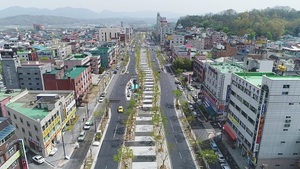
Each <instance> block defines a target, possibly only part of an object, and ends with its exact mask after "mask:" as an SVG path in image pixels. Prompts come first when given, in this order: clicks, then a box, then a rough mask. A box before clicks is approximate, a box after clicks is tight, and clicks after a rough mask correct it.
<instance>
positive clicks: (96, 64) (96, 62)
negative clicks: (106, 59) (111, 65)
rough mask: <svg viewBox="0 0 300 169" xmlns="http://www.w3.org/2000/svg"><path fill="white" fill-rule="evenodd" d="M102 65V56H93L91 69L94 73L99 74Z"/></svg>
mask: <svg viewBox="0 0 300 169" xmlns="http://www.w3.org/2000/svg"><path fill="white" fill-rule="evenodd" d="M100 67H101V57H100V55H98V56H91V69H92V73H94V74H99V68H100Z"/></svg>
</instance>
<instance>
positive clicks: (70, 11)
mask: <svg viewBox="0 0 300 169" xmlns="http://www.w3.org/2000/svg"><path fill="white" fill-rule="evenodd" d="M160 13H161V14H162V16H165V17H167V18H177V19H178V18H179V17H181V16H183V15H184V14H178V13H173V12H160ZM156 14H157V12H155V11H135V12H113V11H110V10H103V11H101V12H95V11H92V10H90V9H86V8H73V7H69V6H67V7H60V8H56V9H47V8H32V7H30V8H23V7H19V6H12V7H8V8H5V9H2V10H0V18H6V17H11V16H17V15H51V16H62V17H69V18H74V19H98V18H116V17H118V18H131V17H134V18H155V17H156Z"/></svg>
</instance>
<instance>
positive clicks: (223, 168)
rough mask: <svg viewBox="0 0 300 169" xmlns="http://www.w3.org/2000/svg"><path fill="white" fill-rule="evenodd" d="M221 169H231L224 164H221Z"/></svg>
mask: <svg viewBox="0 0 300 169" xmlns="http://www.w3.org/2000/svg"><path fill="white" fill-rule="evenodd" d="M221 168H222V169H230V167H229V165H228V164H226V163H224V164H221Z"/></svg>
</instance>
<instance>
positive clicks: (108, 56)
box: [89, 43, 115, 68]
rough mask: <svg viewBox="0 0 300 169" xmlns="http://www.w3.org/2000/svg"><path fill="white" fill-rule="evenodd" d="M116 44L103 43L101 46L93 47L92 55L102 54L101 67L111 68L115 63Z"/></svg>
mask: <svg viewBox="0 0 300 169" xmlns="http://www.w3.org/2000/svg"><path fill="white" fill-rule="evenodd" d="M113 46H114V44H110V43H107V44H103V45H102V46H100V47H96V48H93V49H91V50H90V51H89V52H90V53H91V54H92V56H99V55H100V56H101V57H100V59H101V67H104V68H109V67H110V66H111V65H112V64H113V63H114V58H113V57H114V53H115V52H114V47H113Z"/></svg>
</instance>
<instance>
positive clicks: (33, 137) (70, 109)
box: [5, 90, 76, 157]
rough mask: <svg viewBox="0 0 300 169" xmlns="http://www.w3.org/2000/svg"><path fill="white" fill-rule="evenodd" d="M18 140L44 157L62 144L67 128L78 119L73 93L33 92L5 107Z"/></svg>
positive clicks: (28, 92) (20, 95)
mask: <svg viewBox="0 0 300 169" xmlns="http://www.w3.org/2000/svg"><path fill="white" fill-rule="evenodd" d="M5 109H6V110H7V113H8V116H9V117H10V119H11V121H12V125H13V126H14V127H15V128H16V129H15V133H16V136H17V137H18V138H21V139H23V140H24V143H25V145H26V146H28V147H29V148H30V149H31V150H32V151H34V152H37V153H39V154H41V155H43V156H44V157H46V156H48V154H49V152H50V151H51V149H52V148H53V147H54V146H55V143H57V142H59V141H60V142H61V134H62V130H63V128H64V127H65V125H66V124H67V123H69V122H71V121H72V120H73V119H74V118H75V114H76V104H75V100H74V92H73V91H29V90H25V91H23V92H22V93H20V94H19V95H17V96H15V97H14V98H12V99H11V100H10V103H8V104H7V105H6V106H5Z"/></svg>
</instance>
